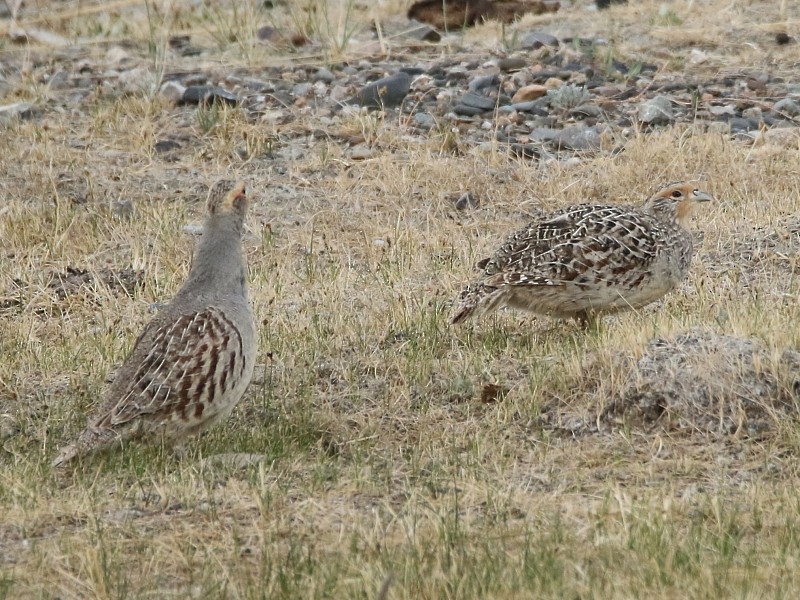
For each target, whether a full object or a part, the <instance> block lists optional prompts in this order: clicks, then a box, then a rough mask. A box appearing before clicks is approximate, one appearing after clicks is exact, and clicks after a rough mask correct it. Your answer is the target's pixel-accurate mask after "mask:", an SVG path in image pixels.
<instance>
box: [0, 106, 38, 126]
mask: <svg viewBox="0 0 800 600" xmlns="http://www.w3.org/2000/svg"><path fill="white" fill-rule="evenodd" d="M32 116H33V104H31V103H30V102H15V103H14V104H6V105H5V106H0V124H3V125H5V124H7V123H10V122H11V121H13V120H14V119H30V118H31V117H32Z"/></svg>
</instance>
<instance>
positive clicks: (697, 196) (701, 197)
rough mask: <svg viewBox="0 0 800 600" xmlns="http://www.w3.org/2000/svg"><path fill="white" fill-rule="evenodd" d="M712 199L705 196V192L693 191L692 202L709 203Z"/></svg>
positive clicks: (709, 196) (708, 195)
mask: <svg viewBox="0 0 800 600" xmlns="http://www.w3.org/2000/svg"><path fill="white" fill-rule="evenodd" d="M713 199H714V196H712V195H711V194H706V193H705V192H701V191H700V190H695V191H694V192H693V193H692V200H694V201H695V202H711V201H712V200H713Z"/></svg>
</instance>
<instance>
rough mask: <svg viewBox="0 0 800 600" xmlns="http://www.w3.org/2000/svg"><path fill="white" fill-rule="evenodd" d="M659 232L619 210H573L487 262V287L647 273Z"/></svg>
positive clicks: (522, 234)
mask: <svg viewBox="0 0 800 600" xmlns="http://www.w3.org/2000/svg"><path fill="white" fill-rule="evenodd" d="M658 245H659V236H658V228H657V227H654V225H653V223H652V221H651V220H650V219H649V218H648V217H647V215H644V214H641V213H637V212H633V211H631V209H629V208H625V207H619V206H587V205H578V206H573V207H570V208H568V209H566V210H565V211H563V212H561V213H557V214H555V215H552V216H551V217H549V218H546V219H545V220H542V221H538V222H534V223H531V224H530V225H529V226H528V227H526V228H525V229H523V230H521V231H519V232H517V233H515V234H514V235H512V236H511V237H509V239H508V240H507V241H506V243H505V244H504V245H503V246H502V247H501V248H500V250H498V252H497V253H496V254H495V256H494V257H493V258H492V259H490V261H489V262H487V263H486V266H485V268H484V271H485V273H486V275H487V277H486V278H485V280H484V283H485V284H486V285H489V286H492V287H498V286H500V285H504V284H505V285H562V284H564V283H567V282H576V283H579V284H587V285H588V284H598V283H600V282H603V281H608V280H618V279H619V278H623V277H625V276H626V274H627V273H629V272H630V271H631V269H633V268H635V267H637V268H638V269H646V268H647V265H648V264H650V262H652V260H653V259H654V258H655V256H656V253H657V248H658Z"/></svg>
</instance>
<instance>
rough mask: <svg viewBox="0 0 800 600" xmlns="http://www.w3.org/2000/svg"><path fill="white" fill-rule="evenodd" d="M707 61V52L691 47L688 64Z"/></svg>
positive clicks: (699, 63)
mask: <svg viewBox="0 0 800 600" xmlns="http://www.w3.org/2000/svg"><path fill="white" fill-rule="evenodd" d="M707 62H708V54H707V53H705V52H703V51H702V50H699V49H697V48H692V51H691V52H690V53H689V64H690V65H702V64H704V63H707Z"/></svg>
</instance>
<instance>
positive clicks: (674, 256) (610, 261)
mask: <svg viewBox="0 0 800 600" xmlns="http://www.w3.org/2000/svg"><path fill="white" fill-rule="evenodd" d="M709 200H712V197H711V196H710V195H709V194H707V193H705V192H702V191H700V190H698V189H697V188H695V187H694V186H692V185H691V184H688V183H684V182H677V183H669V184H666V185H664V186H662V187H661V188H659V189H658V190H657V191H656V193H655V194H653V196H651V197H650V198H649V199H648V200H647V201H645V203H644V204H643V205H641V206H638V207H634V206H615V205H591V204H579V205H575V206H570V207H568V208H566V209H563V210H560V211H557V212H554V213H552V214H550V215H548V216H546V217H544V218H542V219H541V220H537V221H534V222H532V223H530V224H529V225H528V226H527V227H525V228H524V229H521V230H520V231H518V232H516V233H514V234H513V235H511V236H510V237H509V238H508V239H507V240H506V242H505V244H503V246H501V247H500V249H499V250H498V251H497V252H496V253H495V254H494V256H492V257H490V258H487V259H484V260H482V261H480V262H479V263H478V264H477V267H478V269H480V270H481V271H482V273H481V278H480V279H479V281H477V282H475V283H473V284H470V285H468V286H467V287H466V288H464V290H463V291H462V292H461V295H460V297H459V305H458V308H457V310H456V312H455V315H454V316H453V320H452V322H453V323H454V324H455V323H462V322H464V321H466V320H467V319H469V318H472V317H476V316H480V315H483V314H485V313H488V312H491V311H493V310H496V309H498V308H502V307H505V306H510V307H512V308H518V309H521V310H527V311H530V312H534V313H538V314H544V315H550V316H554V317H557V318H569V317H574V318H576V319H578V320H579V321H580V322H582V323H583V324H584V325H587V324H588V322H589V320H590V319H592V318H593V317H594V316H595V315H596V314H597V313H602V312H605V313H610V312H616V311H620V310H625V309H631V308H639V307H642V306H645V305H646V304H649V303H651V302H653V301H655V300H658V299H659V298H661V297H662V296H664V295H665V294H666V293H667V292H669V291H670V290H672V289H673V288H674V287H675V286H676V285H678V283H680V282H681V281H683V279H684V278H685V277H686V275H687V273H688V272H689V264H690V263H691V260H692V255H693V254H694V247H693V244H692V234H691V232H690V231H689V230H688V229H686V225H687V224H688V220H689V217H690V215H691V212H692V208H693V207H694V206H695V205H696V204H697V203H698V202H707V201H709Z"/></svg>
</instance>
